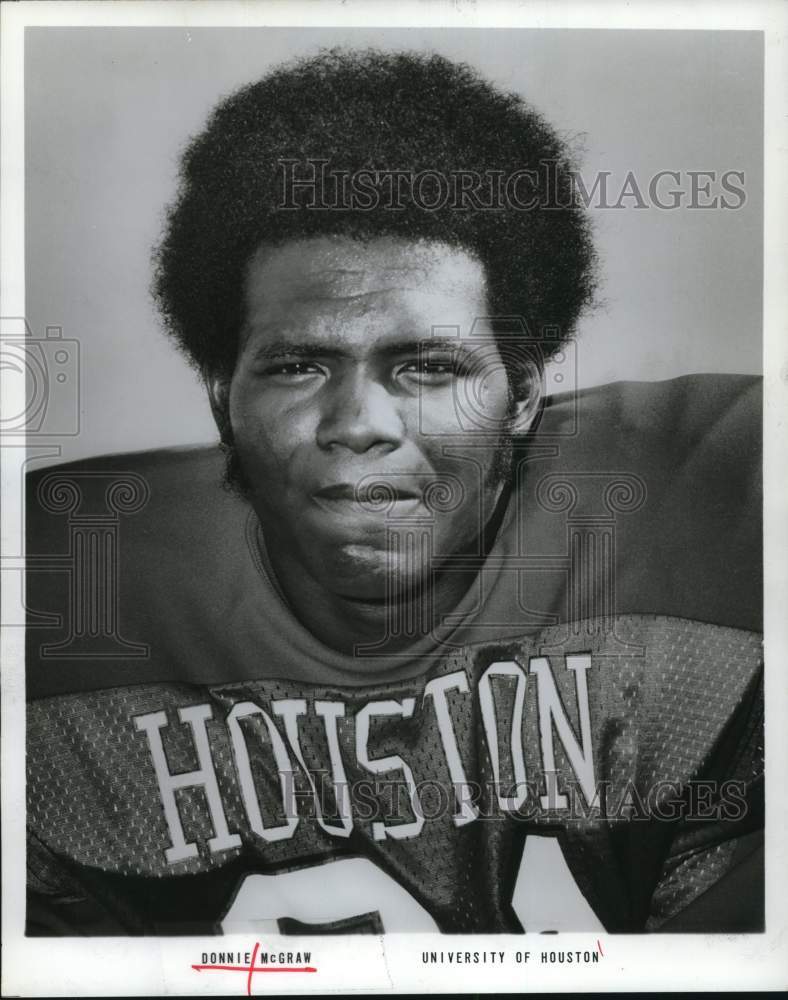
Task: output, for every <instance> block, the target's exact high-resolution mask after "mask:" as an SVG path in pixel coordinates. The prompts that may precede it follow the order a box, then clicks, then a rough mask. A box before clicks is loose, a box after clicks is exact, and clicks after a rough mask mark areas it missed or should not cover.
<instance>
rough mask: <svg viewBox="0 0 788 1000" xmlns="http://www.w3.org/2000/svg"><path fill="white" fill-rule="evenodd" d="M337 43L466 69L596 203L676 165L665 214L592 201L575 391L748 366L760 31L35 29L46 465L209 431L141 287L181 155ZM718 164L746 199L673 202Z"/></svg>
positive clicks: (32, 283)
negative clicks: (53, 421) (548, 130)
mask: <svg viewBox="0 0 788 1000" xmlns="http://www.w3.org/2000/svg"><path fill="white" fill-rule="evenodd" d="M331 45H360V46H369V45H373V46H377V47H380V48H384V49H402V48H410V49H416V50H421V51H424V50H435V51H438V52H440V53H442V54H444V55H446V56H448V57H450V58H456V59H460V60H464V61H467V62H469V63H470V64H472V65H473V66H475V67H477V68H478V69H479V70H480V71H481V72H482V73H483V74H484V75H486V76H487V77H488V78H489V79H491V80H492V81H493V82H494V83H496V84H498V85H500V86H501V87H504V88H506V89H509V90H515V91H518V92H520V93H522V94H523V95H524V96H525V97H526V98H527V99H528V100H529V101H530V102H531V103H532V104H533V105H535V106H536V107H537V108H538V109H539V110H540V111H541V112H542V113H543V114H544V115H545V116H546V117H547V119H548V120H549V121H550V122H551V123H552V124H553V125H554V126H556V127H557V128H558V129H559V130H560V131H561V132H562V133H563V134H565V135H567V136H569V137H571V138H572V139H573V141H574V143H575V148H576V150H577V151H578V152H579V154H580V167H581V173H582V176H583V178H584V179H585V181H586V183H587V184H588V185H589V187H590V185H591V184H592V183H593V181H594V178H595V177H596V176H597V174H598V173H599V172H600V171H609V172H610V174H611V176H610V179H609V189H610V190H611V191H612V192H613V195H612V198H611V199H609V200H612V201H616V200H617V198H618V194H619V191H620V189H621V187H622V185H623V184H624V181H625V178H626V175H627V172H628V171H632V172H633V174H634V176H635V178H636V179H637V182H638V184H639V186H642V187H644V188H645V187H647V185H648V183H649V179H650V178H652V177H653V176H654V175H655V174H657V173H658V172H659V171H663V170H674V171H680V172H682V180H681V183H680V184H679V185H677V186H678V187H680V188H681V189H683V190H684V192H685V199H684V204H683V205H682V207H681V208H679V209H676V210H661V209H659V208H657V207H655V206H654V205H653V204H651V203H649V204H648V205H647V207H643V208H636V207H635V203H636V202H637V198H634V197H630V198H625V199H624V200H623V204H624V206H625V207H624V208H621V209H611V208H592V209H591V211H592V213H593V217H594V225H595V227H596V234H597V243H598V246H599V249H600V253H601V258H602V278H603V286H602V289H601V303H600V305H599V307H598V308H597V309H596V310H595V311H594V312H593V313H591V314H590V315H588V316H586V317H585V318H584V320H583V321H582V323H581V326H580V329H579V341H578V367H579V384H580V385H594V384H597V383H601V382H606V381H612V380H617V379H646V380H655V379H664V378H670V377H672V376H674V375H677V374H682V373H689V372H701V371H721V372H758V371H759V370H760V367H761V286H762V252H761V244H762V177H763V153H762V146H763V130H762V129H763V126H762V117H763V116H762V97H763V94H762V66H763V63H762V59H763V48H762V39H761V36H760V34H758V33H754V32H675V33H674V32H646V31H574V30H572V31H570V30H567V31H530V30H528V31H526V30H491V29H487V30H485V29H482V30H476V29H474V30H457V29H451V30H439V29H430V30H401V29H375V30H372V29H341V30H339V29H301V28H276V29H263V28H255V29H212V28H209V29H198V30H191V31H187V30H181V29H170V28H167V29H160V28H159V29H146V28H33V29H27V37H26V52H25V59H26V63H25V81H26V82H25V101H26V122H25V125H26V154H25V155H26V177H27V190H26V282H27V284H26V290H27V306H26V311H27V320H28V323H29V325H30V328H31V329H32V332H33V334H34V336H35V337H37V338H44V337H45V333H46V328H47V327H60V328H62V336H63V338H70V339H72V340H77V341H78V342H79V348H80V356H79V358H80V373H79V374H80V397H79V409H80V424H79V433H78V434H75V435H73V436H70V437H63V438H61V439H60V441H59V443H60V444H61V456H60V459H59V460H70V459H73V458H78V457H81V456H84V455H91V454H100V453H106V452H113V451H130V450H136V449H142V448H151V447H157V446H163V445H174V444H181V443H189V442H197V441H209V440H214V439H215V437H216V435H215V432H214V428H213V424H212V421H211V418H210V414H209V411H208V406H207V403H206V401H205V398H204V394H203V392H202V390H201V387H200V386H199V384H198V382H197V380H196V377H195V376H194V374H193V373H192V372H191V370H189V369H188V368H187V367H186V365H185V363H184V362H183V360H182V359H181V358H180V356H179V355H177V354H176V353H175V351H174V350H173V349H172V348H171V346H170V344H169V342H168V341H167V340H166V339H165V338H164V336H163V335H162V333H161V328H160V324H159V321H158V318H157V315H156V312H155V309H154V307H153V305H152V303H151V301H150V298H149V294H148V287H149V282H150V250H151V247H152V246H153V244H154V243H155V242H156V240H157V238H158V235H159V231H160V227H161V223H162V218H163V208H164V205H165V204H166V203H168V202H169V201H170V200H171V198H172V196H173V193H174V189H175V175H176V165H177V158H178V154H179V152H180V150H182V148H183V146H184V144H185V143H186V141H187V140H188V138H189V137H190V136H191V135H193V134H194V133H195V132H196V131H197V130H199V129H200V127H201V126H202V124H203V122H204V121H205V118H206V115H207V114H208V112H209V111H210V109H211V108H212V107H213V105H214V104H215V103H216V101H217V100H218V99H219V98H220V97H222V96H223V95H227V94H229V93H231V92H232V91H233V90H234V89H235V88H236V87H238V86H240V85H242V84H245V83H248V82H250V81H252V80H254V79H256V78H257V77H259V76H260V75H262V74H263V73H265V71H266V70H267V69H268V68H269V67H271V66H273V65H274V64H276V63H278V62H281V61H282V60H286V59H289V58H291V57H293V56H296V55H301V54H309V53H313V52H315V51H317V50H318V49H319V48H320V47H323V46H331ZM733 170H735V171H741V172H743V173H744V175H745V180H744V184H743V185H742V186H743V187H744V190H745V194H746V200H745V203H744V204H743V205H742V206H741V207H740V208H738V209H737V210H722V209H720V208H717V209H708V208H706V209H704V208H689V207H687V201H688V198H687V196H686V193H687V192H688V191H689V181H688V180H687V177H686V172H687V171H716V172H717V175H718V176H719V175H720V174H722V173H724V172H725V171H733ZM736 183H737V184H738V183H739V182H738V181H737V182H736ZM669 187H670V184H667V185H666V186H665V187H664V188H663V190H667V189H668V188H669ZM715 193H716V194H719V193H720V187H719V182H717V183H716V184H713V185H712V190H711V195H712V196H713V195H714V194H715ZM646 200H647V201H648V199H646ZM666 200H667V201H669V199H668V198H667V197H666V196H663V201H666ZM699 200H700V201H706V202H708V200H709V198H708V197H705V198H704V197H703V196H701V197H700V199H699ZM68 384H69V385H70V384H71V383H68ZM556 388H557V387H556ZM56 404H57V405H60V404H58V403H57V401H55V402H54V403H53V404H52V405H53V406H54V405H56ZM63 405H69V404H67V403H66V404H63ZM54 460H55V459H51V461H54Z"/></svg>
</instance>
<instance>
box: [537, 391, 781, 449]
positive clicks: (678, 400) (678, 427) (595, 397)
mask: <svg viewBox="0 0 788 1000" xmlns="http://www.w3.org/2000/svg"><path fill="white" fill-rule="evenodd" d="M761 403H762V379H761V377H760V376H757V375H717V374H698V375H681V376H679V377H677V378H673V379H667V380H664V381H660V382H626V381H624V382H612V383H608V384H606V385H599V386H593V387H591V388H587V389H580V390H577V391H575V392H565V393H560V394H557V395H554V396H551V397H549V398H548V400H547V403H546V405H545V409H544V413H543V417H542V420H541V423H540V425H539V427H538V430H537V433H538V434H539V435H540V436H558V437H563V438H566V439H570V438H571V439H573V440H580V441H585V443H590V442H591V441H592V439H593V437H594V435H595V434H596V433H597V432H600V431H602V432H604V433H606V434H610V433H614V434H615V435H616V436H617V437H621V438H623V437H625V436H634V437H636V438H638V439H639V440H640V441H647V440H657V439H663V440H666V441H672V442H673V444H674V445H675V444H680V443H682V442H684V443H685V444H686V445H687V446H694V445H695V444H697V443H698V442H699V441H703V442H705V443H707V444H712V445H714V444H717V443H719V442H721V441H723V440H724V439H725V437H726V436H727V435H730V434H731V433H733V434H736V435H739V436H740V435H741V434H742V433H749V434H756V435H758V434H759V433H760V423H761Z"/></svg>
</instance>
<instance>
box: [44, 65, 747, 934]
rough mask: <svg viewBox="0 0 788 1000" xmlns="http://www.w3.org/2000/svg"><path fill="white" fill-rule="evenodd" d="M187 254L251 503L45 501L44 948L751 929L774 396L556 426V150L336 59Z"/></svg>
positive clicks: (571, 250)
mask: <svg viewBox="0 0 788 1000" xmlns="http://www.w3.org/2000/svg"><path fill="white" fill-rule="evenodd" d="M156 263H157V270H156V281H155V290H156V295H157V299H158V302H159V304H160V306H161V308H162V311H163V314H164V317H165V320H166V322H167V325H168V328H169V330H170V332H171V333H172V335H173V336H174V337H175V338H176V340H177V342H178V344H179V346H180V347H181V348H182V350H184V352H185V353H186V354H187V356H188V357H189V359H190V361H191V362H192V363H193V364H194V365H195V366H196V367H198V368H199V370H200V372H201V373H202V376H203V378H204V381H205V384H206V387H207V389H208V392H209V394H210V398H211V404H212V407H213V411H214V414H215V417H216V421H217V425H218V428H219V431H220V435H221V440H222V447H223V451H224V455H225V460H226V469H225V480H226V485H228V486H229V487H230V489H225V490H222V489H221V468H220V465H221V461H220V455H219V452H218V450H217V449H214V448H204V449H193V450H182V451H173V450H170V451H160V452H153V453H146V454H135V455H117V456H111V457H108V458H103V459H96V460H91V461H88V462H83V463H77V464H73V465H70V466H65V467H62V468H60V469H57V470H45V472H43V473H41V474H39V475H37V476H35V477H34V478H33V481H32V483H31V497H30V501H29V508H28V519H29V524H30V527H31V531H30V541H29V555H30V564H29V573H28V580H29V594H28V604H29V607H30V610H31V622H30V624H31V627H30V628H29V631H28V637H29V650H28V668H27V673H28V684H29V697H30V702H29V707H28V732H29V747H28V752H29V758H28V759H29V777H28V790H29V806H28V819H29V827H30V839H29V850H28V860H29V870H30V883H29V885H30V892H29V901H28V933H30V934H58V933H64V934H76V933H79V934H84V933H89V934H90V933H92V934H123V933H128V934H145V933H148V934H158V933H189V934H195V933H211V932H221V931H232V930H239V929H251V928H255V929H257V930H262V929H265V930H266V931H267V932H269V933H270V932H276V931H279V932H282V933H329V932H333V933H350V932H381V931H393V930H406V931H407V930H411V931H416V930H441V931H450V932H490V931H504V932H513V931H520V930H522V929H526V930H552V929H558V928H560V929H576V930H583V929H590V928H599V927H605V928H607V929H608V930H610V931H622V932H630V933H631V932H638V931H646V930H725V931H735V930H757V929H759V928H760V927H761V925H762V888H761V887H760V883H759V878H760V877H761V868H760V863H761V854H760V846H761V834H760V830H761V826H762V803H761V799H760V794H761V787H762V768H761V739H760V734H761V698H760V651H761V646H760V635H759V632H760V530H759V493H758V490H759V448H760V445H759V441H758V429H759V419H758V413H759V408H758V399H757V390H758V386H757V383H756V382H755V380H752V379H740V378H737V377H723V376H720V377H714V376H692V377H686V378H682V379H677V380H675V381H673V382H669V383H657V384H628V383H618V384H615V385H613V386H607V387H603V388H599V389H593V390H588V391H585V392H581V393H573V392H568V393H564V394H563V395H559V396H555V395H553V396H550V397H549V398H545V396H544V394H543V393H542V384H543V381H544V365H545V362H546V361H548V360H551V359H552V360H553V361H554V362H555V363H557V364H558V365H561V364H562V363H564V364H565V368H566V370H567V371H570V370H571V366H570V365H569V364H568V359H571V350H572V347H573V345H572V342H571V337H570V335H571V333H572V331H573V329H574V326H575V323H576V321H577V318H578V316H579V314H580V312H581V310H582V308H583V307H584V306H585V305H586V304H587V303H588V302H589V300H590V298H591V296H592V294H593V289H594V255H593V250H592V246H591V241H590V237H589V231H588V226H587V222H586V220H585V218H584V216H583V213H582V211H581V210H580V208H579V207H578V206H577V204H576V203H575V199H574V197H573V193H572V184H571V174H570V169H569V164H568V162H567V159H566V156H565V152H564V150H563V148H562V146H561V143H560V141H559V140H558V138H557V137H556V135H555V134H554V133H553V131H552V130H551V129H550V128H549V127H548V126H547V125H546V124H545V123H544V122H543V121H542V120H541V119H540V118H539V116H538V115H536V114H535V113H534V112H533V111H531V110H530V109H529V108H527V106H525V105H524V104H523V102H522V101H521V100H520V99H519V98H517V97H514V96H512V95H506V94H502V93H499V92H497V91H495V90H494V89H493V88H492V87H490V86H489V85H488V84H487V83H485V82H484V81H483V80H481V79H479V78H478V77H477V76H476V75H475V74H474V73H472V72H471V71H470V70H469V69H467V68H466V67H463V66H457V65H453V64H451V63H448V62H447V61H445V60H443V59H441V58H438V57H421V56H416V55H411V54H402V55H393V56H392V55H382V54H379V53H374V52H372V53H360V54H358V53H342V52H338V53H337V52H333V53H328V54H325V55H322V56H320V57H317V58H314V59H311V60H306V61H303V62H301V63H298V64H296V65H294V66H290V67H286V68H284V69H280V70H278V71H276V72H275V73H272V74H270V75H269V76H267V77H266V78H265V79H263V80H261V81H260V82H259V83H257V84H254V85H253V86H250V87H248V88H246V89H244V90H242V91H241V92H239V93H238V94H236V95H234V96H232V97H231V98H229V99H228V100H226V101H225V102H224V103H223V104H222V105H220V107H219V108H218V109H217V110H216V111H215V112H214V114H213V116H212V118H211V120H210V121H209V123H208V125H207V127H206V129H205V131H204V132H203V133H202V134H201V135H199V136H198V137H197V138H196V139H195V140H194V141H193V143H192V144H191V146H190V147H189V149H188V150H187V152H186V154H185V156H184V159H183V166H182V175H181V189H180V192H179V196H178V200H177V202H176V204H175V205H174V206H173V208H172V209H171V212H170V215H169V218H168V223H167V229H166V232H165V235H164V239H163V241H162V243H161V246H160V247H159V249H158V253H157V262H156ZM55 570H63V572H58V571H55Z"/></svg>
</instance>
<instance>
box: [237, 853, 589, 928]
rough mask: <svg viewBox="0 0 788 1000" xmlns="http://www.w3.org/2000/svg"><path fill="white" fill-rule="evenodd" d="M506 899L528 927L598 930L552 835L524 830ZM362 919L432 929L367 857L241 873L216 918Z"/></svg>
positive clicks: (352, 922)
mask: <svg viewBox="0 0 788 1000" xmlns="http://www.w3.org/2000/svg"><path fill="white" fill-rule="evenodd" d="M512 906H513V908H514V912H515V913H516V914H517V917H518V919H519V920H520V923H521V924H522V925H523V927H524V928H525V929H526V930H528V931H535V932H539V931H592V930H600V931H601V930H604V927H603V926H602V924H601V923H600V922H599V919H598V918H597V916H596V914H595V913H594V911H593V910H592V909H591V907H590V906H589V905H588V903H587V902H586V900H585V898H584V896H583V894H582V893H581V892H580V890H579V889H578V887H577V885H576V883H575V881H574V879H573V878H572V875H571V873H570V871H569V868H568V867H567V864H566V861H565V860H564V856H563V854H562V853H561V848H560V847H559V845H558V842H557V841H556V840H555V838H552V837H535V836H530V837H528V838H527V840H526V842H525V850H524V851H523V856H522V860H521V862H520V870H519V872H518V875H517V881H516V882H515V887H514V895H513V897H512ZM280 921H281V924H280ZM364 922H366V924H365V923H364ZM325 925H333V927H331V926H329V927H326V926H325ZM361 927H363V928H364V929H367V930H373V931H377V932H380V931H383V930H385V931H386V932H387V933H389V932H397V931H401V932H410V933H419V932H425V931H433V932H434V931H437V930H438V926H437V924H436V923H435V921H434V920H433V919H432V917H431V916H430V915H429V913H427V911H426V910H425V909H424V907H423V906H421V905H420V904H419V903H417V902H416V900H415V899H414V898H413V897H412V896H411V895H410V894H409V893H408V892H407V891H406V890H405V889H404V888H403V887H402V886H401V885H400V884H399V882H397V881H395V880H394V879H393V878H391V876H389V875H386V873H385V872H384V871H383V870H382V869H380V868H378V867H377V865H375V864H373V863H372V862H371V861H369V860H368V859H367V858H342V859H340V860H338V861H327V862H326V863H325V864H321V865H315V866H313V867H311V868H299V869H297V870H296V871H290V872H280V873H279V874H276V875H247V877H246V878H245V879H244V881H243V883H242V885H241V887H240V889H239V890H238V893H237V895H236V897H235V900H234V901H233V904H232V906H231V907H230V909H229V910H228V912H227V915H226V916H225V918H224V921H223V922H222V930H223V932H224V933H225V934H241V933H247V934H256V935H258V936H259V935H270V934H280V933H282V931H283V930H285V929H288V930H292V931H293V932H294V933H298V932H304V931H306V930H308V929H309V930H312V932H313V933H314V932H319V931H320V930H325V931H326V932H328V931H329V930H332V929H333V930H335V931H342V930H357V929H359V928H361Z"/></svg>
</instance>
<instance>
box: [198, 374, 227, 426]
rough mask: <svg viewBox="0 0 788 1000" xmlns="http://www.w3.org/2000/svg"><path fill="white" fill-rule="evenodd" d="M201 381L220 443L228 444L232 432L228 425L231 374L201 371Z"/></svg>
mask: <svg viewBox="0 0 788 1000" xmlns="http://www.w3.org/2000/svg"><path fill="white" fill-rule="evenodd" d="M202 377H203V381H204V382H205V386H206V388H207V390H208V399H209V401H210V404H211V413H212V414H213V419H214V421H215V422H216V426H217V428H218V430H219V437H220V438H221V441H222V444H230V443H231V442H232V438H233V434H232V427H231V425H230V381H231V376H230V375H226V374H223V373H222V374H219V373H217V372H209V371H203V373H202Z"/></svg>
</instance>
